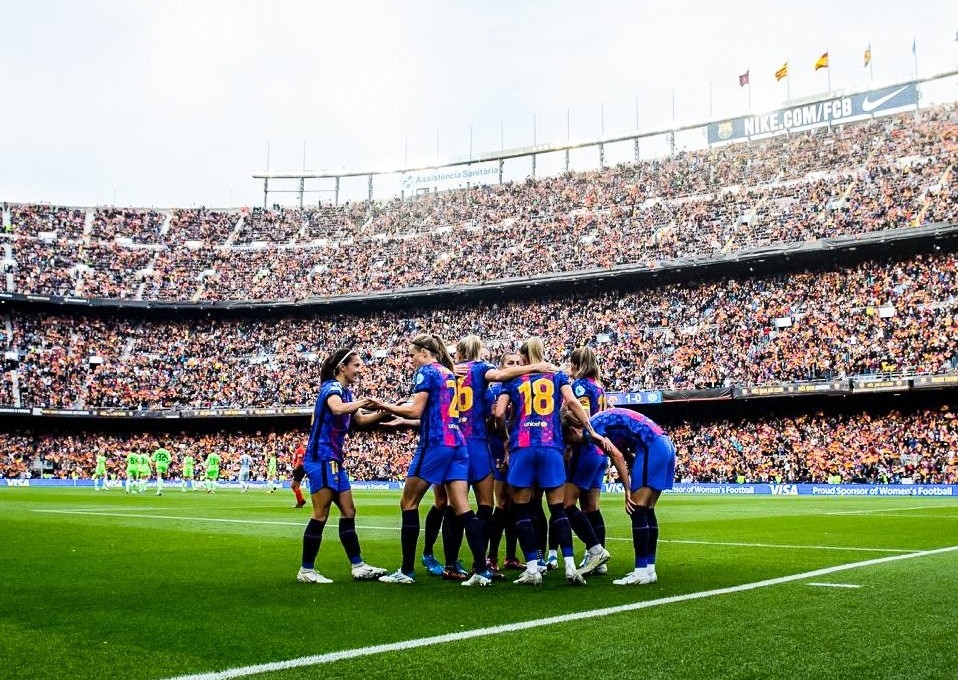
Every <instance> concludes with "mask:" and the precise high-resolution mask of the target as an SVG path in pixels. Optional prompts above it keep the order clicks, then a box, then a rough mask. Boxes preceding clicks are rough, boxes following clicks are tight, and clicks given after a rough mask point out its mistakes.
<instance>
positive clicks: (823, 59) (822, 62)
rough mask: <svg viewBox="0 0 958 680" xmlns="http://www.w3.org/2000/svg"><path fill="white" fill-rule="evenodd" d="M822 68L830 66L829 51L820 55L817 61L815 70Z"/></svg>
mask: <svg viewBox="0 0 958 680" xmlns="http://www.w3.org/2000/svg"><path fill="white" fill-rule="evenodd" d="M820 68H828V52H826V53H825V54H823V55H822V56H820V57H819V58H818V61H816V62H815V70H816V71H817V70H818V69H820Z"/></svg>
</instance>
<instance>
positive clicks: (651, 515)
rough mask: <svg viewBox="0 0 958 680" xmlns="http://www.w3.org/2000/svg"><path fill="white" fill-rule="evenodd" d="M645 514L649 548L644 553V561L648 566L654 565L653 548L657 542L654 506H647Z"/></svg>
mask: <svg viewBox="0 0 958 680" xmlns="http://www.w3.org/2000/svg"><path fill="white" fill-rule="evenodd" d="M645 516H646V518H647V520H648V522H649V550H648V552H647V553H646V558H645V561H646V562H647V563H648V564H649V566H654V565H655V549H656V547H657V546H658V543H659V521H658V519H656V517H655V508H649V509H648V510H646V511H645Z"/></svg>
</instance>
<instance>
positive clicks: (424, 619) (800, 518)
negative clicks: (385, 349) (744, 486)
mask: <svg viewBox="0 0 958 680" xmlns="http://www.w3.org/2000/svg"><path fill="white" fill-rule="evenodd" d="M355 497H356V501H357V506H358V508H359V516H358V518H357V525H358V527H359V535H360V540H361V542H362V546H363V553H364V557H365V558H366V561H367V562H369V563H371V564H375V565H377V566H383V567H386V568H389V569H395V568H396V567H397V566H398V564H399V557H400V550H399V531H398V527H399V510H398V493H395V492H383V491H357V492H356V493H355ZM427 498H428V497H427ZM620 499H621V496H620V495H606V496H605V497H604V508H603V511H604V514H605V517H606V521H607V524H608V533H609V537H610V540H609V541H608V542H607V543H608V547H609V549H610V550H611V551H612V554H613V558H612V561H611V563H610V565H609V567H610V568H609V574H608V575H606V576H593V577H591V578H589V584H588V586H586V587H584V588H570V587H568V586H567V585H566V584H565V583H564V579H562V578H561V575H560V574H558V573H556V572H551V573H549V574H548V575H547V577H546V581H545V583H544V585H543V586H542V587H540V588H530V587H524V586H517V585H513V584H512V583H511V582H508V581H507V582H496V584H495V585H494V586H493V587H491V588H488V589H469V588H462V587H460V586H459V585H458V584H455V583H446V582H443V581H441V580H440V579H437V578H435V577H430V576H428V575H427V574H426V573H425V571H424V570H422V569H421V568H420V569H419V570H418V572H417V577H418V582H417V583H416V584H415V585H413V586H396V585H387V584H381V583H377V582H369V583H357V582H353V581H352V580H351V579H350V576H349V569H348V565H347V562H346V559H345V557H344V554H343V551H342V547H341V546H340V544H339V540H338V536H337V532H336V528H335V520H336V514H335V511H334V513H333V517H332V518H331V523H330V526H329V527H328V528H327V530H326V534H325V538H324V541H323V547H322V550H321V552H320V557H319V561H318V563H317V568H318V569H319V570H320V571H322V572H323V573H324V574H325V575H327V576H329V577H330V578H333V579H335V581H336V582H335V583H334V584H332V585H326V586H320V585H307V584H300V583H297V582H296V581H295V578H294V577H295V573H296V570H297V568H298V566H299V556H300V545H301V543H300V541H301V536H302V530H303V527H304V525H305V522H306V518H307V511H306V510H305V509H303V510H294V509H293V508H292V502H293V496H292V494H291V493H289V492H288V491H283V492H279V493H277V494H275V495H268V494H266V493H265V492H264V491H262V490H255V491H251V492H250V493H247V494H240V493H239V492H237V491H221V492H219V493H217V494H216V495H213V496H209V495H207V494H204V493H180V492H179V491H178V490H169V491H167V493H166V494H165V495H164V496H162V497H156V496H154V495H152V494H149V495H147V494H144V495H139V496H136V495H134V496H128V495H125V494H123V493H122V491H121V490H118V489H113V490H111V491H109V492H96V491H94V490H92V489H89V488H81V489H26V488H23V489H21V488H2V489H0V546H2V547H0V579H2V588H0V593H2V595H0V678H70V679H81V678H169V677H174V676H181V675H191V674H203V673H210V672H215V671H226V670H229V669H242V668H246V667H249V666H256V665H258V664H265V663H270V662H283V661H287V660H292V659H301V658H303V657H308V656H314V655H325V654H330V653H335V652H342V651H344V650H364V651H362V652H359V653H356V655H355V656H353V657H352V658H341V659H330V658H329V657H321V658H319V659H316V660H314V661H323V663H322V664H321V665H315V664H311V665H303V666H299V667H280V668H278V669H276V670H271V671H268V672H265V673H262V674H257V675H254V676H252V677H257V678H271V679H282V680H291V679H293V678H317V677H322V678H406V677H408V678H435V679H436V680H438V679H439V678H467V677H475V678H479V677H482V678H522V679H524V680H525V679H528V678H539V677H552V678H581V677H589V678H620V677H630V678H796V677H807V678H816V679H824V678H840V679H841V680H848V679H849V678H953V677H955V673H956V672H958V670H956V669H958V652H956V649H958V648H956V640H958V550H940V549H943V548H951V547H953V546H958V499H951V498H944V499H941V498H933V499H927V498H864V499H862V498H809V497H765V498H762V497H749V498H739V497H710V496H666V497H663V499H662V500H661V502H660V504H659V509H658V516H659V522H660V525H661V542H660V544H659V558H658V573H659V582H658V583H656V584H653V585H648V586H641V587H618V586H614V585H612V583H611V580H612V579H613V578H615V577H617V576H620V575H622V574H624V573H625V572H626V571H628V570H629V569H630V568H631V559H632V547H631V541H630V530H629V525H628V520H627V518H626V516H625V513H624V511H623V509H622V507H621V503H620ZM422 512H423V513H424V512H425V508H423V510H422ZM421 545H422V542H421V539H420V547H421ZM931 550H939V551H938V552H935V553H932V554H927V555H918V556H915V557H912V558H908V559H898V560H891V561H884V562H878V563H872V564H867V565H861V566H855V567H853V568H849V569H845V570H841V571H835V572H833V573H827V574H824V575H818V576H807V577H805V576H802V577H800V578H794V579H791V580H781V581H775V582H772V583H770V584H765V585H762V584H761V582H763V581H766V580H769V579H776V578H780V577H789V576H795V575H802V574H806V573H807V572H812V571H814V570H819V569H824V568H828V567H835V566H838V565H850V564H856V563H859V562H866V561H875V560H882V559H884V558H890V557H896V556H897V557H901V556H906V555H909V554H912V553H914V552H922V551H931ZM577 552H578V553H579V554H581V546H577ZM463 555H464V556H465V550H464V553H463ZM811 583H829V584H832V587H827V586H817V585H810V584H811ZM755 584H759V585H755ZM835 584H841V585H842V586H849V587H837V586H835ZM734 586H746V587H745V588H742V589H739V590H736V591H734V592H725V593H710V591H714V590H718V589H723V588H730V587H734ZM852 586H857V587H852ZM682 596H685V597H684V598H683V597H682ZM671 597H675V598H676V599H674V600H671V601H664V602H661V600H663V599H664V598H671ZM638 602H649V603H650V606H647V607H644V608H637V609H630V610H626V611H619V610H613V613H609V614H607V615H604V616H596V615H595V612H596V610H599V609H604V608H615V607H619V606H621V605H629V604H630V603H638ZM577 612H579V613H581V614H582V615H583V618H582V619H581V620H579V619H571V620H563V621H560V622H550V623H546V624H545V625H535V626H532V627H528V628H523V629H519V630H516V629H510V627H509V624H514V623H517V622H537V621H541V620H543V619H546V618H548V617H555V616H561V615H569V614H576V613H577ZM493 626H502V628H501V629H498V630H497V631H489V630H485V631H482V632H481V633H479V634H476V636H475V637H466V638H465V639H455V640H451V641H435V640H433V641H429V643H428V644H425V645H423V646H420V647H417V648H412V649H406V648H397V647H399V645H396V647H387V648H386V649H385V650H381V651H376V650H370V649H368V648H370V647H372V646H376V645H389V644H391V643H404V642H411V641H417V640H418V641H421V640H423V639H424V638H432V637H435V636H441V635H446V634H455V633H467V632H468V631H476V630H479V629H487V628H489V627H493ZM420 644H422V643H420ZM244 673H245V672H244V671H240V673H239V674H238V675H236V676H235V677H243V676H244ZM210 677H224V678H225V677H234V676H229V675H225V674H224V675H219V676H210Z"/></svg>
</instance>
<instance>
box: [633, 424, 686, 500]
mask: <svg viewBox="0 0 958 680" xmlns="http://www.w3.org/2000/svg"><path fill="white" fill-rule="evenodd" d="M629 475H630V476H631V478H632V484H631V486H630V490H632V491H638V490H639V489H641V488H642V487H643V486H647V487H649V488H650V489H653V490H655V491H663V490H665V489H671V488H672V484H673V482H674V481H675V445H674V444H672V440H671V439H669V438H668V437H666V436H661V437H658V438H656V439H655V441H653V442H652V443H651V444H649V448H648V449H646V450H645V451H636V452H635V461H633V463H632V469H631V470H629Z"/></svg>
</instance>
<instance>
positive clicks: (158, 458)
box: [153, 446, 170, 496]
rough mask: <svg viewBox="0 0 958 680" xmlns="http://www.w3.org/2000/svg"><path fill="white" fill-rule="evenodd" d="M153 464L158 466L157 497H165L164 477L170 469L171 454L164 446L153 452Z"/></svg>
mask: <svg viewBox="0 0 958 680" xmlns="http://www.w3.org/2000/svg"><path fill="white" fill-rule="evenodd" d="M153 464H154V465H156V495H157V496H162V495H163V477H165V476H166V472H167V470H169V469H170V452H169V451H167V450H166V449H164V448H163V447H162V446H161V447H160V448H158V449H157V450H156V451H154V452H153Z"/></svg>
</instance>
